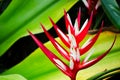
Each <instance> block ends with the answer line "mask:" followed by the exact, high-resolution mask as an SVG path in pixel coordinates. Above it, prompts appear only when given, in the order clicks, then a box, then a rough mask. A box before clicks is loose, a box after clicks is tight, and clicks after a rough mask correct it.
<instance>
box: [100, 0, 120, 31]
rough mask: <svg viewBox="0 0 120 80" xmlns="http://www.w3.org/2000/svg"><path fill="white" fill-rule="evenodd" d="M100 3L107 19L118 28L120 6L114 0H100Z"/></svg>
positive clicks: (119, 25)
mask: <svg viewBox="0 0 120 80" xmlns="http://www.w3.org/2000/svg"><path fill="white" fill-rule="evenodd" d="M101 4H102V7H103V9H104V11H105V13H106V14H107V16H108V18H109V20H110V21H111V22H112V23H113V25H114V26H115V27H117V28H118V29H120V7H119V5H118V4H117V2H116V0H101Z"/></svg>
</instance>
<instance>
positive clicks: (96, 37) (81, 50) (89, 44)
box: [80, 23, 103, 55]
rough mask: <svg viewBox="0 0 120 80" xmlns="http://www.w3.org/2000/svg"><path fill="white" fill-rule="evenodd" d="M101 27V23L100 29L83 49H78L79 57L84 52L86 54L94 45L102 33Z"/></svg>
mask: <svg viewBox="0 0 120 80" xmlns="http://www.w3.org/2000/svg"><path fill="white" fill-rule="evenodd" d="M102 27H103V23H102V25H101V28H100V30H99V32H98V33H97V34H96V35H95V36H94V37H93V38H92V39H91V40H90V41H89V42H88V44H87V45H86V46H85V47H83V48H82V47H81V48H80V55H83V54H84V53H85V52H87V51H88V50H89V49H91V47H92V46H93V45H94V43H95V42H96V40H97V39H98V37H99V35H100V33H101V31H102Z"/></svg>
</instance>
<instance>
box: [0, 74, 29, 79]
mask: <svg viewBox="0 0 120 80" xmlns="http://www.w3.org/2000/svg"><path fill="white" fill-rule="evenodd" d="M0 80H27V79H25V78H24V77H23V76H21V75H19V74H10V75H2V76H0Z"/></svg>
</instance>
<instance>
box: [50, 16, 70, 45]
mask: <svg viewBox="0 0 120 80" xmlns="http://www.w3.org/2000/svg"><path fill="white" fill-rule="evenodd" d="M50 21H51V23H52V24H53V27H54V29H55V31H56V32H57V34H58V36H59V38H60V39H61V40H62V42H63V43H64V44H65V45H66V46H67V47H70V44H69V40H68V37H67V36H66V35H65V34H64V33H63V32H62V31H61V30H60V29H59V28H58V26H57V25H56V24H55V23H54V22H53V20H52V19H51V18H50Z"/></svg>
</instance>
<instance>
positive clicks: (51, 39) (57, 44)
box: [41, 24, 70, 61]
mask: <svg viewBox="0 0 120 80" xmlns="http://www.w3.org/2000/svg"><path fill="white" fill-rule="evenodd" d="M41 26H42V29H43V30H44V32H45V34H46V35H47V37H48V38H49V40H50V41H51V42H52V44H53V45H54V47H55V48H56V49H57V50H58V52H59V53H60V54H61V55H62V56H63V57H64V58H66V59H67V60H68V61H69V60H70V56H69V53H68V52H67V50H65V49H64V48H63V47H62V46H61V45H60V44H59V43H58V42H57V41H56V40H55V39H54V38H53V37H52V36H51V35H50V34H49V33H48V32H47V31H46V29H45V27H44V26H43V25H42V24H41Z"/></svg>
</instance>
